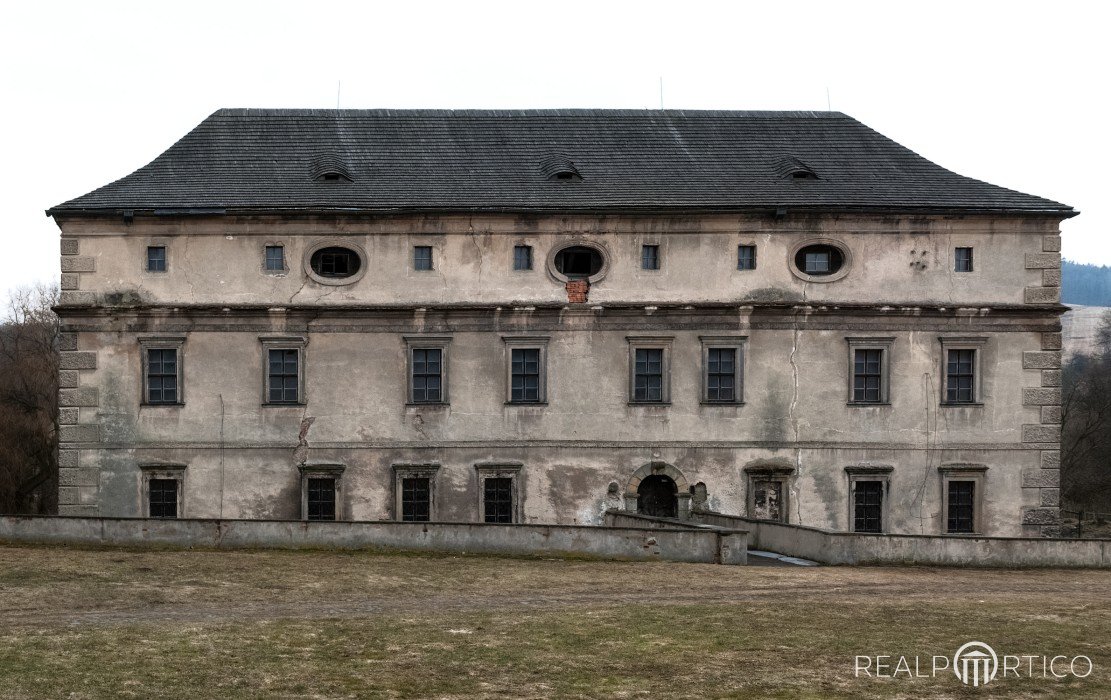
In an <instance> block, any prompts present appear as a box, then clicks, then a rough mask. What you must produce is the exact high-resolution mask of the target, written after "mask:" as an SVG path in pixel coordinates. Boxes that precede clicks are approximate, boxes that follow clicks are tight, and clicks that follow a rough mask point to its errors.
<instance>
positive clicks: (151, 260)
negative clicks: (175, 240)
mask: <svg viewBox="0 0 1111 700" xmlns="http://www.w3.org/2000/svg"><path fill="white" fill-rule="evenodd" d="M147 271H148V272H165V271H166V246H161V245H152V246H147Z"/></svg>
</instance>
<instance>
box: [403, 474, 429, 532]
mask: <svg viewBox="0 0 1111 700" xmlns="http://www.w3.org/2000/svg"><path fill="white" fill-rule="evenodd" d="M431 504H432V485H431V480H430V479H428V478H427V477H410V478H405V479H402V480H401V519H402V520H404V521H406V522H427V521H428V520H429V519H430V517H431V510H432V509H431Z"/></svg>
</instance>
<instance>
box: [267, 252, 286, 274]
mask: <svg viewBox="0 0 1111 700" xmlns="http://www.w3.org/2000/svg"><path fill="white" fill-rule="evenodd" d="M266 271H267V272H285V247H284V246H280V245H268V246H266Z"/></svg>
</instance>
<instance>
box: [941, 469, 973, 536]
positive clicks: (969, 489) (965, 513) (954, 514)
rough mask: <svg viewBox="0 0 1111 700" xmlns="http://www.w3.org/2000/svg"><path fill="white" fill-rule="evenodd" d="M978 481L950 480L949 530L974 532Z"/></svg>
mask: <svg viewBox="0 0 1111 700" xmlns="http://www.w3.org/2000/svg"><path fill="white" fill-rule="evenodd" d="M975 495H976V482H974V481H950V482H949V513H948V516H949V517H948V521H949V522H948V531H949V532H974V529H975V520H974V518H975V509H976V505H975Z"/></svg>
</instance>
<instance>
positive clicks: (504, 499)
mask: <svg viewBox="0 0 1111 700" xmlns="http://www.w3.org/2000/svg"><path fill="white" fill-rule="evenodd" d="M482 490H483V494H482V503H483V510H484V513H483V520H484V522H488V523H511V522H513V479H512V478H511V477H507V476H492V477H486V478H485V479H484V480H483V486H482Z"/></svg>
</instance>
